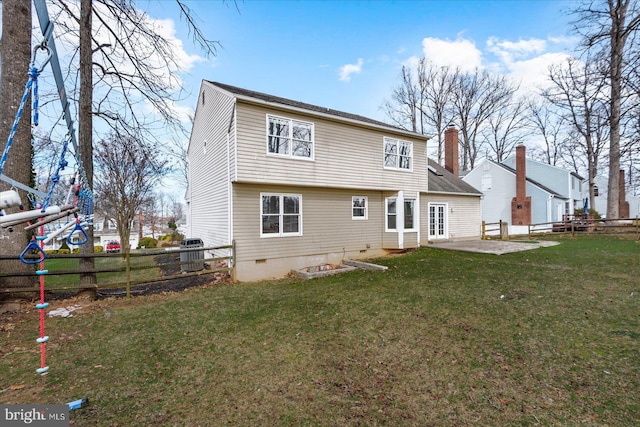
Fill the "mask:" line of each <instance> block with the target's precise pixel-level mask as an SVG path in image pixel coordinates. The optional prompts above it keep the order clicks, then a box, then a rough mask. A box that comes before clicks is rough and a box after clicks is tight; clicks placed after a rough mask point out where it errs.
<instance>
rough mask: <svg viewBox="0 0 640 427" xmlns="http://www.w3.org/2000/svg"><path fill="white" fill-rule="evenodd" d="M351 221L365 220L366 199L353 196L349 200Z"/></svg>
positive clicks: (366, 214)
mask: <svg viewBox="0 0 640 427" xmlns="http://www.w3.org/2000/svg"><path fill="white" fill-rule="evenodd" d="M351 209H352V211H351V219H367V216H368V213H367V198H366V197H357V196H353V197H352V198H351Z"/></svg>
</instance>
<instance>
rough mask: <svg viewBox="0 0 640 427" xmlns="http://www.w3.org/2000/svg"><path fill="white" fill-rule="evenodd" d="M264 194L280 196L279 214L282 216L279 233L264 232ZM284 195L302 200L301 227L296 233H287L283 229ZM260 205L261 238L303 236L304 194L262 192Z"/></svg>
mask: <svg viewBox="0 0 640 427" xmlns="http://www.w3.org/2000/svg"><path fill="white" fill-rule="evenodd" d="M263 196H278V197H280V213H279V214H278V215H279V217H280V232H279V233H263V232H262V215H263V213H262V197H263ZM284 197H297V198H298V199H299V200H300V203H299V205H300V222H299V227H298V231H297V232H295V233H285V232H284V231H282V229H283V227H282V218H283V210H284V203H283V202H282V200H283V198H284ZM259 203H260V206H259V208H258V210H259V212H260V221H259V223H258V224H259V227H260V238H271V237H295V236H302V194H291V193H260V200H259Z"/></svg>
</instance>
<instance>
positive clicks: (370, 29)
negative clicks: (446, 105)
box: [139, 0, 575, 120]
mask: <svg viewBox="0 0 640 427" xmlns="http://www.w3.org/2000/svg"><path fill="white" fill-rule="evenodd" d="M574 3H575V2H572V1H544V0H538V1H508V0H503V1H479V0H478V1H381V0H380V1H294V0H290V1H265V0H262V1H244V2H242V1H237V2H236V3H233V2H226V3H225V2H220V1H204V0H201V1H189V2H187V4H188V5H189V7H191V8H192V9H193V11H194V12H196V14H197V16H198V17H199V19H200V22H199V25H200V27H201V28H202V29H203V31H204V32H205V33H206V35H207V37H209V38H211V39H215V40H219V41H220V43H221V45H222V46H221V48H220V49H219V51H218V55H217V57H216V58H214V59H211V60H205V59H204V58H196V59H194V58H195V57H194V56H193V55H202V53H201V52H199V51H198V49H197V48H196V47H194V46H193V45H192V44H191V42H190V40H189V35H188V32H187V29H186V26H185V24H184V22H182V21H181V20H180V18H179V11H178V9H177V7H176V6H175V2H174V1H173V0H162V1H154V0H149V1H148V2H139V5H140V7H142V8H143V9H145V10H147V12H148V13H149V15H150V16H151V17H153V18H155V19H169V20H172V21H173V23H174V25H175V37H176V38H178V39H181V40H182V41H183V43H184V45H183V48H184V50H185V51H186V53H187V54H189V55H192V57H191V58H192V62H190V64H191V65H190V66H189V69H188V73H186V74H185V75H184V78H185V84H186V85H187V87H188V89H189V90H190V91H191V92H192V95H191V96H190V97H188V98H186V99H185V100H184V102H183V103H182V104H181V105H182V106H183V107H186V108H193V106H194V105H195V97H196V94H197V90H198V87H199V85H200V81H201V80H202V79H207V80H213V81H220V82H223V83H227V84H232V85H236V86H240V87H243V88H247V89H251V90H257V91H261V92H266V93H269V94H272V95H277V96H283V97H286V98H292V99H295V100H299V101H303V102H308V103H312V104H316V105H320V106H325V107H330V108H334V109H339V110H343V111H347V112H350V113H355V114H361V115H364V116H368V117H371V118H375V119H379V120H384V114H383V113H382V111H381V110H380V105H381V104H382V103H383V102H384V100H385V99H387V98H388V97H389V95H390V93H391V90H392V88H393V87H394V86H395V85H396V84H397V83H398V74H399V71H400V68H401V66H402V65H403V64H404V65H407V64H411V63H412V61H415V60H416V59H417V58H420V57H422V56H425V55H426V56H428V57H429V58H430V59H431V60H433V61H434V62H436V63H442V64H453V65H459V66H462V67H467V68H472V67H474V66H479V67H483V68H487V69H491V70H494V71H497V72H501V73H505V74H509V75H511V76H513V77H514V79H516V80H518V81H522V86H523V88H524V89H527V88H528V89H532V88H533V87H534V86H535V85H537V84H541V80H543V78H544V73H545V70H546V68H547V66H548V65H549V64H550V63H551V62H554V61H558V60H562V58H564V57H565V56H566V53H562V52H568V51H570V49H571V48H572V47H573V43H574V41H573V39H572V38H571V37H570V28H569V21H570V16H568V13H567V12H568V10H569V9H570V8H571V7H572V5H573V4H574ZM169 22H170V21H169Z"/></svg>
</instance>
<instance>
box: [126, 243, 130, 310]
mask: <svg viewBox="0 0 640 427" xmlns="http://www.w3.org/2000/svg"><path fill="white" fill-rule="evenodd" d="M125 261H126V270H127V298H131V246H127V248H126V252H125Z"/></svg>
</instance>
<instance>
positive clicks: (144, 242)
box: [138, 237, 158, 249]
mask: <svg viewBox="0 0 640 427" xmlns="http://www.w3.org/2000/svg"><path fill="white" fill-rule="evenodd" d="M143 246H144V247H145V248H155V247H157V246H158V241H157V240H156V239H154V238H153V237H143V238H142V239H140V242H139V243H138V249H140V248H141V247H143Z"/></svg>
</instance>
